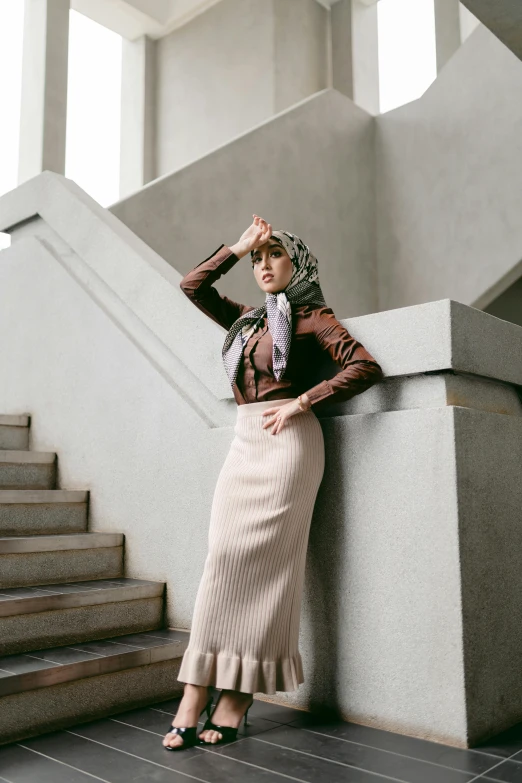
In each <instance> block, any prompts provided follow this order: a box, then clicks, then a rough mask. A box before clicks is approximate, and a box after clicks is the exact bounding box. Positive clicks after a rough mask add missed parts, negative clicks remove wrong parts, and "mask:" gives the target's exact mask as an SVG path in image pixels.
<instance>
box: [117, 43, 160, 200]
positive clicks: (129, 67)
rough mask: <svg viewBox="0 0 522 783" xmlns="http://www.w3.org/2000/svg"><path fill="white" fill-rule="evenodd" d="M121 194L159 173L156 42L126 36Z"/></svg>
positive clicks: (124, 48) (123, 60) (148, 180)
mask: <svg viewBox="0 0 522 783" xmlns="http://www.w3.org/2000/svg"><path fill="white" fill-rule="evenodd" d="M121 88H122V89H121V145H120V196H121V197H122V198H123V197H124V196H127V195H129V194H130V193H133V192H134V191H135V190H138V189H139V188H141V187H143V185H145V184H146V183H147V182H150V181H151V180H153V179H154V178H155V176H156V42H155V41H154V40H153V39H152V38H149V37H148V36H147V35H143V36H141V37H140V38H138V39H137V40H135V41H128V40H125V39H124V40H123V52H122V85H121Z"/></svg>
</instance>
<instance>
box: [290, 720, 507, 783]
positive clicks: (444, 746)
mask: <svg viewBox="0 0 522 783" xmlns="http://www.w3.org/2000/svg"><path fill="white" fill-rule="evenodd" d="M290 728H292V729H297V728H298V727H297V726H291V727H290ZM298 730H300V731H309V732H310V733H311V734H318V735H319V736H320V737H328V738H329V739H335V740H341V741H342V742H349V743H350V744H351V745H360V746H361V747H362V748H369V749H370V750H377V751H380V752H381V753H391V754H392V755H393V756H400V757H401V758H404V759H411V760H412V761H420V762H422V763H423V764H431V765H432V766H434V767H440V768H441V769H449V770H451V771H452V772H464V773H466V772H467V770H465V769H459V768H458V767H448V765H447V764H439V763H438V762H436V761H428V760H427V759H421V758H419V757H418V756H410V755H409V754H408V753H399V752H398V751H396V750H388V749H387V748H378V747H376V746H375V745H367V744H366V743H365V742H356V741H355V740H349V739H346V738H345V737H335V736H334V735H332V734H324V733H323V732H322V731H314V730H313V729H306V728H304V727H303V728H301V727H299V729H298ZM400 736H401V737H404V736H408V735H405V734H401V735H400ZM427 741H428V742H429V740H427ZM442 747H443V748H453V749H454V750H462V752H463V753H466V752H467V753H471V752H472V751H473V748H469V750H467V751H466V750H465V749H464V748H462V749H461V748H455V747H453V746H452V745H442ZM487 755H490V756H491V757H492V758H498V756H497V757H495V756H493V754H487V753H481V756H483V757H484V756H487ZM479 774H480V775H483V774H484V773H483V772H480V773H479ZM469 783H471V781H469Z"/></svg>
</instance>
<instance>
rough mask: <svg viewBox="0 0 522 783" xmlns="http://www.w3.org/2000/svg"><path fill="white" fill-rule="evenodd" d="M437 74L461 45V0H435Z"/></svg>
mask: <svg viewBox="0 0 522 783" xmlns="http://www.w3.org/2000/svg"><path fill="white" fill-rule="evenodd" d="M433 5H434V10H435V44H436V53H437V73H438V72H439V71H440V70H441V69H442V68H444V66H445V65H446V63H447V62H448V60H449V59H450V57H452V56H453V55H454V54H455V52H456V51H457V49H458V48H459V47H460V45H461V34H460V8H459V7H460V3H459V0H434V3H433Z"/></svg>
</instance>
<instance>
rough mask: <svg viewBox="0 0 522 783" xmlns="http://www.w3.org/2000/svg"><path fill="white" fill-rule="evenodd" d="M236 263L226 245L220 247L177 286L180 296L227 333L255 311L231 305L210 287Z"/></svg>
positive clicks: (247, 307)
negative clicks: (250, 311) (182, 294)
mask: <svg viewBox="0 0 522 783" xmlns="http://www.w3.org/2000/svg"><path fill="white" fill-rule="evenodd" d="M238 261H239V258H238V257H237V256H236V254H235V253H233V252H232V250H231V249H230V248H229V247H227V245H220V246H219V247H218V249H217V250H215V251H214V253H212V255H210V256H209V257H208V258H205V259H204V261H201V263H199V264H198V265H197V266H196V267H194V269H192V271H191V272H188V274H186V275H185V277H184V278H183V279H182V280H181V281H180V284H179V286H180V288H181V290H182V291H183V293H184V294H186V296H188V298H189V299H190V301H191V302H193V303H194V304H195V305H196V307H197V308H198V309H199V310H201V311H202V312H203V313H205V315H208V317H209V318H212V320H213V321H215V322H216V323H218V324H219V325H220V326H223V327H224V328H225V329H230V327H231V326H232V324H233V323H234V321H236V320H237V319H238V318H239V316H240V315H243V313H245V312H246V311H247V310H253V309H254V308H253V307H251V306H250V305H244V304H240V303H239V302H234V301H233V300H232V299H229V298H228V296H224V295H222V294H220V293H219V291H218V290H217V289H216V288H214V287H213V285H212V283H214V282H215V281H216V280H218V279H219V278H220V277H221V275H224V274H226V272H228V271H229V270H230V269H232V267H233V266H234V264H236V263H237V262H238Z"/></svg>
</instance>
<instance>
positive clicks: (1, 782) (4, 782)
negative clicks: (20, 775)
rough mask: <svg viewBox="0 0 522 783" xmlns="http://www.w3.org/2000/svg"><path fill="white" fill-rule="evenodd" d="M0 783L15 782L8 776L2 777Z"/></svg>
mask: <svg viewBox="0 0 522 783" xmlns="http://www.w3.org/2000/svg"><path fill="white" fill-rule="evenodd" d="M0 783H13V781H12V780H7V778H2V777H0Z"/></svg>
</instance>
